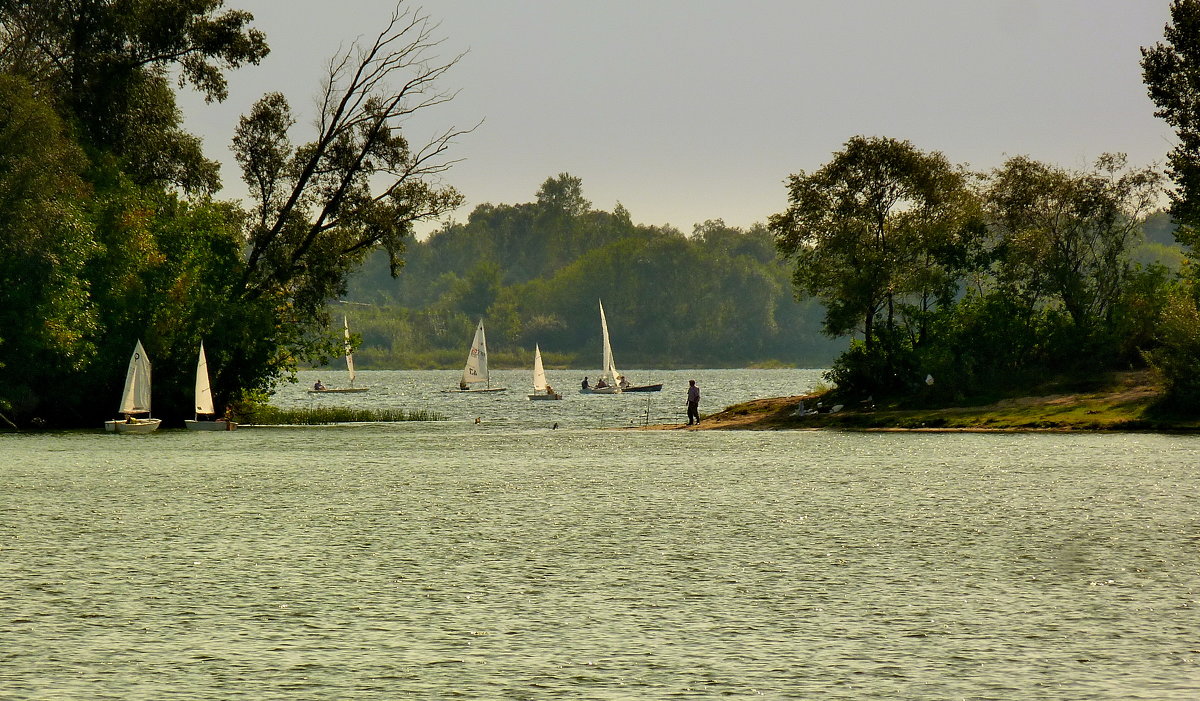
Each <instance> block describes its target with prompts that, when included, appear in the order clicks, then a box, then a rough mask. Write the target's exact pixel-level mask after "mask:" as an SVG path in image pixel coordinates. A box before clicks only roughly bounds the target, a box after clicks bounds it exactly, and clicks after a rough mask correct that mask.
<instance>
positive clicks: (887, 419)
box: [637, 370, 1200, 433]
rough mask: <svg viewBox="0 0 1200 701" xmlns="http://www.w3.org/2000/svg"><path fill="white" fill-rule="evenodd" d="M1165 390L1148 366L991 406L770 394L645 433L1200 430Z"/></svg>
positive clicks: (1199, 424)
mask: <svg viewBox="0 0 1200 701" xmlns="http://www.w3.org/2000/svg"><path fill="white" fill-rule="evenodd" d="M1162 396H1163V394H1162V389H1161V387H1160V386H1159V385H1158V384H1157V382H1156V381H1155V380H1154V378H1153V377H1152V376H1151V374H1150V373H1149V372H1148V371H1144V370H1143V371H1130V372H1124V373H1114V374H1113V376H1112V377H1111V378H1110V380H1109V382H1108V383H1107V384H1106V385H1105V386H1104V387H1103V388H1101V389H1096V390H1091V391H1081V392H1055V393H1047V394H1034V395H1026V396H1017V397H1007V398H1004V399H1000V400H997V401H994V402H992V403H989V404H978V405H960V406H946V407H933V408H910V407H903V406H899V405H896V404H892V405H884V406H878V407H873V408H856V407H850V408H846V409H843V410H842V411H839V412H837V413H819V414H806V415H804V416H797V415H796V408H797V406H798V405H799V403H800V402H801V401H803V402H804V403H805V405H806V406H808V407H812V406H814V405H815V403H816V402H817V401H820V400H821V397H822V395H819V394H808V395H793V396H788V397H768V398H763V399H755V400H751V401H748V402H743V403H740V404H734V405H732V406H729V407H726V408H725V409H723V410H721V411H718V412H716V413H713V414H709V415H703V418H702V420H701V423H700V424H699V425H698V426H688V425H687V424H659V425H656V426H644V427H637V429H638V430H659V431H666V430H680V431H804V430H839V431H872V432H923V433H963V432H973V433H1073V432H1087V433H1200V416H1195V415H1181V414H1178V413H1173V412H1169V411H1167V410H1164V409H1163V408H1162V407H1161V400H1162Z"/></svg>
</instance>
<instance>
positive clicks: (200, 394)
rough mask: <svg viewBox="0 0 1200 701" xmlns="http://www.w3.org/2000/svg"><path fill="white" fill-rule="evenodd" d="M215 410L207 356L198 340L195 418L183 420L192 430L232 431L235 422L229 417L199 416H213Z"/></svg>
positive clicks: (202, 343) (202, 344) (235, 425)
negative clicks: (206, 417)
mask: <svg viewBox="0 0 1200 701" xmlns="http://www.w3.org/2000/svg"><path fill="white" fill-rule="evenodd" d="M216 414H217V410H216V409H215V408H214V407H213V398H212V384H211V383H209V380H208V358H206V357H205V356H204V341H201V342H200V357H199V358H197V359H196V418H195V419H187V420H185V421H184V422H183V425H184V426H187V427H188V428H189V429H191V430H193V431H232V430H233V429H235V428H237V424H236V423H234V422H232V421H230V420H229V419H224V418H222V419H217V418H209V419H201V418H200V417H201V416H209V417H215V416H216Z"/></svg>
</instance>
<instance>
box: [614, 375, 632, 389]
mask: <svg viewBox="0 0 1200 701" xmlns="http://www.w3.org/2000/svg"><path fill="white" fill-rule="evenodd" d="M617 386H618V387H620V388H621V389H625V388H627V387H629V380H626V379H625V376H624V375H617Z"/></svg>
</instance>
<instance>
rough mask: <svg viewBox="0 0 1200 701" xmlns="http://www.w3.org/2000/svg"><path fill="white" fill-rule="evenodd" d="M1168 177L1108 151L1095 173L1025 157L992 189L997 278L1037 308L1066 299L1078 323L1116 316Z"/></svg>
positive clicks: (1094, 324)
mask: <svg viewBox="0 0 1200 701" xmlns="http://www.w3.org/2000/svg"><path fill="white" fill-rule="evenodd" d="M1160 180H1161V176H1160V175H1159V174H1158V173H1157V172H1156V171H1155V170H1153V169H1152V168H1143V169H1129V168H1127V167H1126V163H1125V157H1124V156H1123V155H1121V154H1105V155H1103V156H1101V157H1100V158H1099V159H1097V161H1096V164H1095V167H1094V168H1093V169H1092V170H1091V171H1088V172H1073V171H1069V170H1066V169H1063V168H1058V167H1055V166H1051V165H1047V164H1045V163H1040V162H1038V161H1034V160H1032V159H1029V158H1026V157H1023V156H1018V157H1015V158H1011V159H1009V160H1008V161H1007V162H1006V163H1005V164H1004V165H1003V166H1002V167H1001V168H999V169H998V170H997V171H996V172H995V174H994V175H993V177H992V179H991V181H990V183H989V186H988V190H987V203H988V205H987V206H988V212H989V215H990V216H989V221H990V224H991V229H992V232H993V234H994V235H995V237H996V239H997V257H998V267H997V271H996V272H997V278H998V282H999V284H1000V285H1001V286H1002V287H1003V288H1004V289H1005V291H1006V292H1007V293H1009V294H1011V295H1012V296H1014V297H1015V298H1017V299H1021V300H1023V301H1024V303H1025V304H1026V305H1027V306H1029V307H1035V306H1038V305H1044V304H1053V305H1061V307H1062V308H1063V309H1065V310H1066V312H1067V313H1068V314H1069V315H1070V318H1071V320H1072V322H1073V324H1074V325H1075V327H1076V328H1077V329H1081V330H1085V331H1087V330H1095V329H1098V328H1101V327H1103V326H1104V325H1105V324H1107V323H1109V322H1110V321H1111V320H1112V314H1113V311H1114V309H1115V307H1116V305H1117V303H1118V302H1119V301H1120V299H1121V297H1122V295H1123V293H1124V291H1125V288H1126V283H1127V282H1128V280H1129V277H1130V274H1131V273H1132V271H1133V264H1132V262H1131V260H1130V255H1129V254H1130V251H1131V249H1132V248H1133V246H1134V245H1135V244H1136V243H1137V242H1138V241H1139V240H1140V238H1141V222H1142V219H1143V218H1144V217H1145V215H1146V214H1148V213H1149V212H1150V211H1151V210H1152V209H1153V208H1154V206H1155V204H1156V202H1157V199H1158V194H1159V182H1160Z"/></svg>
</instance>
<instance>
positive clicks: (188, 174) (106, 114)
mask: <svg viewBox="0 0 1200 701" xmlns="http://www.w3.org/2000/svg"><path fill="white" fill-rule="evenodd" d="M223 4H224V3H223V0H154V1H153V2H149V1H147V0H0V26H2V27H3V38H4V49H3V51H0V59H3V61H4V65H5V67H6V68H7V69H8V70H10V71H14V72H19V73H21V74H23V75H25V76H26V77H27V79H29V80H30V81H31V82H33V83H34V84H35V85H36V86H37V87H38V88H39V89H40V90H43V91H45V92H48V93H49V94H52V95H54V96H55V99H56V101H57V103H58V104H59V105H60V108H61V109H62V110H63V111H64V112H65V113H66V114H67V115H68V116H69V117H70V118H71V119H72V121H73V122H74V123H75V125H76V127H77V128H78V130H79V132H80V137H81V140H82V141H83V143H84V144H85V146H87V147H88V148H89V150H91V151H92V152H93V158H100V157H105V156H111V157H113V158H115V159H117V161H118V163H119V164H120V166H121V168H122V170H123V171H124V172H125V173H126V174H127V175H129V176H130V177H132V178H133V179H134V180H135V181H136V182H140V183H156V184H166V185H171V186H176V187H179V188H181V189H183V190H186V191H191V192H212V191H214V190H215V189H216V188H217V186H218V177H217V172H218V168H217V164H216V163H214V162H212V161H209V160H208V159H206V158H204V156H203V153H202V151H201V147H200V141H199V139H197V138H196V137H195V136H193V135H191V134H188V133H187V132H185V131H184V130H183V129H182V127H181V122H182V119H181V114H180V112H179V109H178V107H177V106H176V104H175V95H174V91H173V90H172V87H171V75H172V73H174V74H176V75H177V76H178V80H179V81H180V82H181V83H188V84H190V85H192V86H193V87H195V88H196V89H198V90H200V91H201V92H202V93H203V94H204V95H205V97H206V98H207V99H209V100H223V99H224V98H225V96H226V93H227V88H226V80H225V75H224V72H225V71H226V70H228V69H231V68H236V67H238V66H240V65H243V64H247V63H251V64H253V63H258V61H259V60H260V59H262V58H263V57H264V56H265V55H266V54H267V51H268V48H267V44H266V40H265V37H264V36H263V34H262V33H261V32H260V31H258V30H256V29H252V28H251V27H250V26H249V23H250V22H251V20H252V19H253V17H252V15H251V14H250V13H248V12H245V11H240V10H224V11H222V10H223Z"/></svg>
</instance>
